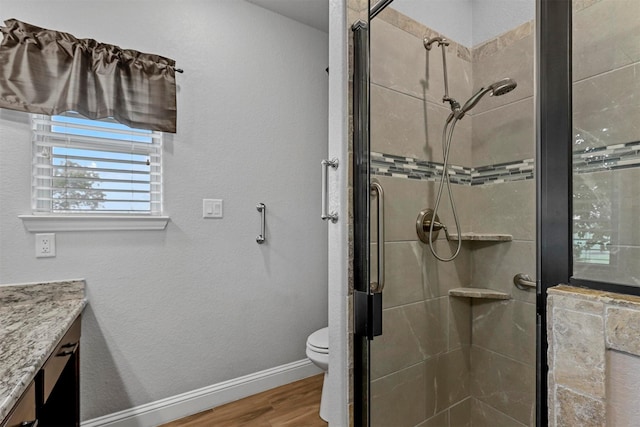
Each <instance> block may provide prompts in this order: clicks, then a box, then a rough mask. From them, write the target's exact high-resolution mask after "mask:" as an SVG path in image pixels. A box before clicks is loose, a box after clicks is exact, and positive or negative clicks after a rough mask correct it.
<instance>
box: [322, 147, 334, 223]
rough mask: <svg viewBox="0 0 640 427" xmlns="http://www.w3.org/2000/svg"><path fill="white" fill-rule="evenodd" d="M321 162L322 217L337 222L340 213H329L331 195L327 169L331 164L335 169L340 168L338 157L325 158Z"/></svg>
mask: <svg viewBox="0 0 640 427" xmlns="http://www.w3.org/2000/svg"><path fill="white" fill-rule="evenodd" d="M320 164H321V165H322V209H321V210H322V212H321V213H320V218H322V220H323V221H326V220H328V219H329V220H331V222H337V221H338V214H337V213H336V212H331V213H328V212H327V204H328V201H327V198H328V197H329V194H328V193H329V190H328V189H327V187H328V183H327V178H328V177H327V169H328V168H329V166H331V167H332V168H334V169H337V168H338V159H332V160H326V159H325V160H323V161H322V162H320Z"/></svg>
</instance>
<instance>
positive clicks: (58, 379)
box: [0, 316, 81, 427]
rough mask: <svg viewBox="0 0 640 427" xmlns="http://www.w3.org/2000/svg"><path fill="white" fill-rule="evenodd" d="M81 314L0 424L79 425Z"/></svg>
mask: <svg viewBox="0 0 640 427" xmlns="http://www.w3.org/2000/svg"><path fill="white" fill-rule="evenodd" d="M80 325H81V316H78V317H77V318H76V320H74V322H73V323H72V325H71V327H69V329H68V330H67V332H66V333H65V335H64V336H63V337H62V339H61V340H60V341H59V342H58V344H57V345H56V347H55V349H54V351H53V352H52V353H51V354H50V355H49V357H48V358H47V361H46V362H45V363H44V365H43V366H42V368H41V369H40V371H39V372H38V373H37V374H36V377H35V379H34V380H33V381H32V382H31V384H30V385H29V386H28V387H27V390H26V391H25V392H24V393H23V394H22V396H21V397H20V400H19V401H18V403H17V404H16V405H15V406H14V407H13V409H12V410H11V412H10V413H9V416H8V417H7V418H5V420H4V421H3V422H2V423H0V427H73V426H76V427H79V426H80Z"/></svg>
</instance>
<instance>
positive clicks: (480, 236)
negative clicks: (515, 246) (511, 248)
mask: <svg viewBox="0 0 640 427" xmlns="http://www.w3.org/2000/svg"><path fill="white" fill-rule="evenodd" d="M458 239H460V240H462V241H463V242H464V241H468V242H510V241H512V240H513V236H512V235H511V234H500V233H462V234H459V235H458V234H452V235H450V236H449V240H451V241H457V240H458Z"/></svg>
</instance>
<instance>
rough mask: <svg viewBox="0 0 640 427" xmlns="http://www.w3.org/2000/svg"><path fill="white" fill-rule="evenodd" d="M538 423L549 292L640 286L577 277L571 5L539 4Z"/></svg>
mask: <svg viewBox="0 0 640 427" xmlns="http://www.w3.org/2000/svg"><path fill="white" fill-rule="evenodd" d="M536 7H537V20H536V31H537V41H538V44H537V52H536V54H537V59H538V66H537V70H536V76H537V81H538V85H537V86H538V90H537V105H536V112H537V121H538V127H537V129H538V134H537V138H536V140H537V141H536V165H537V166H536V178H537V179H536V181H537V196H536V197H537V275H538V290H537V296H538V298H537V316H538V318H537V327H538V330H537V346H536V347H537V349H536V352H537V392H536V401H537V404H536V407H537V411H536V412H537V414H536V415H537V425H538V426H540V427H546V426H547V425H548V402H547V373H548V364H547V329H546V320H547V305H546V297H547V289H548V288H549V287H552V286H555V285H558V284H570V285H573V286H578V287H583V288H590V289H597V290H603V291H608V292H616V293H622V294H629V295H640V288H638V287H635V286H628V285H621V284H616V283H608V282H602V281H595V280H588V279H577V278H574V277H572V276H573V255H572V247H573V236H572V229H573V223H572V199H573V183H572V176H573V162H572V146H573V125H572V115H573V106H572V86H573V79H572V69H571V68H572V55H571V54H572V29H573V28H572V2H571V0H537V4H536Z"/></svg>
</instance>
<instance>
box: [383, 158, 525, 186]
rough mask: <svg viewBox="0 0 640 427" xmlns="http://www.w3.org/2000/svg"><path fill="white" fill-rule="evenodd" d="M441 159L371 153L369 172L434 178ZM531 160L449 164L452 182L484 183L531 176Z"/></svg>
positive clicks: (428, 179)
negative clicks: (432, 159) (431, 160)
mask: <svg viewBox="0 0 640 427" xmlns="http://www.w3.org/2000/svg"><path fill="white" fill-rule="evenodd" d="M442 166H443V165H442V163H436V162H427V161H425V160H418V159H413V158H410V157H403V156H395V155H393V154H384V153H375V152H372V153H371V174H372V175H380V176H391V177H396V178H408V179H417V180H423V181H437V180H438V179H439V177H440V176H441V175H442ZM533 169H534V160H533V159H525V160H518V161H515V162H509V163H499V164H495V165H487V166H481V167H479V168H469V167H465V166H459V165H451V166H450V167H449V180H450V181H451V183H452V184H461V185H472V186H473V185H486V184H499V183H502V182H512V181H523V180H526V179H533Z"/></svg>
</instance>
